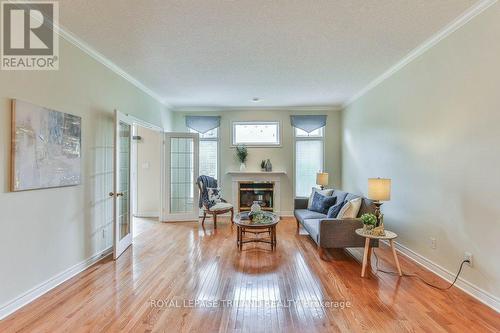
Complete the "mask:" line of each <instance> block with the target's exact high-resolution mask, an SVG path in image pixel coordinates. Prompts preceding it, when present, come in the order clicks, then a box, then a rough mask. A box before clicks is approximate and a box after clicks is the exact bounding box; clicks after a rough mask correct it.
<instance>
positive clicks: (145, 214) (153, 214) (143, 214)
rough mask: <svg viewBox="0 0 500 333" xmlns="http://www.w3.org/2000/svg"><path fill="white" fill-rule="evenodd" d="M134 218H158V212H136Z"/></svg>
mask: <svg viewBox="0 0 500 333" xmlns="http://www.w3.org/2000/svg"><path fill="white" fill-rule="evenodd" d="M134 216H135V217H160V212H137V213H135V214H134Z"/></svg>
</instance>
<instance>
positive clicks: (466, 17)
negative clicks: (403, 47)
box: [342, 0, 498, 109]
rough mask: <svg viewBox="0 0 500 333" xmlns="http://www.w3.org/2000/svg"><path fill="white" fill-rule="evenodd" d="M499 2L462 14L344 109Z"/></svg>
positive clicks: (478, 5) (489, 0) (492, 0)
mask: <svg viewBox="0 0 500 333" xmlns="http://www.w3.org/2000/svg"><path fill="white" fill-rule="evenodd" d="M497 2H498V0H480V1H479V2H477V3H476V4H475V5H474V6H472V7H471V8H469V9H468V10H466V11H465V12H464V13H463V14H461V15H460V16H459V17H457V18H456V19H454V20H453V21H451V22H450V23H448V24H447V25H446V26H445V27H444V28H443V29H441V30H440V31H438V32H437V33H436V34H434V35H433V36H431V37H430V38H429V39H427V40H426V41H424V42H423V43H422V44H420V45H419V46H417V47H416V48H415V49H413V50H412V51H410V53H408V54H407V55H406V56H405V57H404V58H403V59H401V60H400V61H398V62H397V63H396V64H395V65H393V66H392V67H391V68H389V69H388V70H387V71H385V72H384V73H382V75H380V76H378V77H377V78H375V79H374V80H373V81H371V82H370V83H368V85H366V86H365V87H364V88H363V89H361V90H360V91H358V92H357V93H356V94H354V95H353V96H352V97H351V98H349V100H347V102H346V103H344V104H343V105H342V109H345V108H347V107H348V106H349V105H351V104H352V103H353V102H354V101H356V100H357V99H359V98H360V97H361V96H363V95H365V94H366V93H367V92H368V91H370V90H372V89H373V88H375V87H376V86H378V85H379V84H380V83H382V82H383V81H385V80H387V79H388V78H389V77H391V76H392V75H393V74H395V73H396V72H398V71H399V70H401V69H402V68H403V67H405V66H406V65H408V64H409V63H410V62H412V61H413V60H415V59H416V58H418V57H419V56H421V55H422V54H424V53H425V52H427V51H428V50H429V49H431V48H432V47H434V46H435V45H436V44H437V43H439V42H440V41H441V40H443V39H445V38H446V37H447V36H449V35H450V34H452V33H453V32H455V31H456V30H458V29H460V28H461V27H462V26H464V25H465V24H466V23H467V22H469V21H470V20H472V19H473V18H474V17H476V16H477V15H479V14H481V13H482V12H483V11H485V10H486V9H488V8H489V7H491V6H492V5H494V4H495V3H497Z"/></svg>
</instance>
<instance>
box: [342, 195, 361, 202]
mask: <svg viewBox="0 0 500 333" xmlns="http://www.w3.org/2000/svg"><path fill="white" fill-rule="evenodd" d="M356 198H360V196H359V195H357V194H353V193H347V196H346V197H345V200H346V201H347V202H349V201H352V200H354V199H356Z"/></svg>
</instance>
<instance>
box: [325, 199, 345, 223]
mask: <svg viewBox="0 0 500 333" xmlns="http://www.w3.org/2000/svg"><path fill="white" fill-rule="evenodd" d="M345 203H346V202H345V201H344V202H342V201H339V202H337V203H336V204H335V205H333V206H332V207H330V209H328V213H327V214H326V217H327V218H329V219H332V218H333V219H334V218H336V217H337V215H338V214H339V212H340V209H341V208H342V206H344V204H345Z"/></svg>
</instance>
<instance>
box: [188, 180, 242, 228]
mask: <svg viewBox="0 0 500 333" xmlns="http://www.w3.org/2000/svg"><path fill="white" fill-rule="evenodd" d="M196 184H197V185H198V189H199V190H200V202H199V207H200V208H202V209H203V219H202V221H201V225H202V226H205V219H206V217H207V214H210V215H212V217H213V219H214V229H217V215H221V214H225V213H228V212H231V224H233V223H234V221H233V218H234V208H233V205H231V204H230V203H228V202H227V201H226V200H224V199H221V200H222V202H220V203H217V204H215V205H213V206H211V207H210V205H209V203H210V202H209V200H208V188H216V187H217V180H216V179H215V178H213V177H210V176H200V177H198V179H197V180H196Z"/></svg>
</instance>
